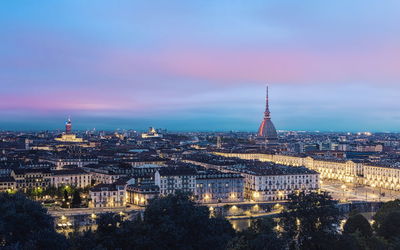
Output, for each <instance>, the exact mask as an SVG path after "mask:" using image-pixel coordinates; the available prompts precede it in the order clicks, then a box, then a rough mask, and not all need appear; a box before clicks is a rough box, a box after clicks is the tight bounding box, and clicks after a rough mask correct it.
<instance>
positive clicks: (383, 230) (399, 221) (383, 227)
mask: <svg viewBox="0 0 400 250" xmlns="http://www.w3.org/2000/svg"><path fill="white" fill-rule="evenodd" d="M377 232H378V234H379V235H380V236H382V237H384V238H385V239H393V238H397V237H400V211H395V212H391V213H390V214H388V215H387V216H386V217H385V218H384V219H383V221H382V222H381V224H380V227H379V229H378V231H377Z"/></svg>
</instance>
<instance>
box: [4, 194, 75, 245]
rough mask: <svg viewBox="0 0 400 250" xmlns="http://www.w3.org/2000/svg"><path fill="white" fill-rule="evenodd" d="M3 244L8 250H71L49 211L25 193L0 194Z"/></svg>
mask: <svg viewBox="0 0 400 250" xmlns="http://www.w3.org/2000/svg"><path fill="white" fill-rule="evenodd" d="M0 242H1V243H0V244H1V247H2V248H4V249H30V250H35V249H59V250H62V249H67V247H68V244H67V241H66V239H65V237H64V236H62V235H60V234H58V233H56V232H55V230H54V225H53V219H52V218H51V217H50V216H49V215H47V213H46V210H45V209H44V208H42V206H41V205H40V204H39V203H37V202H34V201H31V200H29V199H27V198H26V197H25V196H24V195H22V194H19V193H17V194H8V193H0Z"/></svg>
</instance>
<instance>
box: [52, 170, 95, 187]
mask: <svg viewBox="0 0 400 250" xmlns="http://www.w3.org/2000/svg"><path fill="white" fill-rule="evenodd" d="M90 184H91V176H90V174H89V173H86V172H85V171H83V170H82V169H65V170H54V171H52V176H51V178H50V185H51V186H53V187H56V188H57V187H62V186H67V185H69V186H74V187H78V188H85V187H87V186H90Z"/></svg>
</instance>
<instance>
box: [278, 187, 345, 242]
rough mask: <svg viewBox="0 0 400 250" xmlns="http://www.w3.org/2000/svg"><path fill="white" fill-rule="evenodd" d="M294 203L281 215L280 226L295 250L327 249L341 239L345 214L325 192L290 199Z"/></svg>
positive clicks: (298, 195)
mask: <svg viewBox="0 0 400 250" xmlns="http://www.w3.org/2000/svg"><path fill="white" fill-rule="evenodd" d="M289 199H290V202H289V203H288V204H287V205H286V207H285V209H284V211H283V212H282V213H281V215H280V220H279V226H280V227H281V228H282V230H283V234H284V236H285V238H286V240H287V242H288V244H289V246H290V248H294V249H324V247H327V246H328V245H327V244H329V243H328V242H329V241H332V240H333V239H335V237H336V236H337V235H338V225H339V221H340V219H341V218H342V214H341V213H340V211H339V209H338V208H337V206H336V202H335V201H334V200H332V197H331V196H330V195H328V194H327V193H325V192H322V193H316V192H311V193H305V192H300V193H298V194H290V195H289Z"/></svg>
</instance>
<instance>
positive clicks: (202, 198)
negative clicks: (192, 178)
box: [196, 170, 244, 203]
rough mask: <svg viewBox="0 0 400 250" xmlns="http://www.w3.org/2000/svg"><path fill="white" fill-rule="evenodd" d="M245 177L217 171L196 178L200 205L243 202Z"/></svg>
mask: <svg viewBox="0 0 400 250" xmlns="http://www.w3.org/2000/svg"><path fill="white" fill-rule="evenodd" d="M243 179H244V178H243V177H242V176H241V175H240V174H235V173H222V172H219V171H217V170H213V171H210V170H208V171H205V172H204V173H201V174H198V175H197V177H196V197H197V200H198V201H199V202H200V203H218V202H224V203H225V202H240V201H243Z"/></svg>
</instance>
